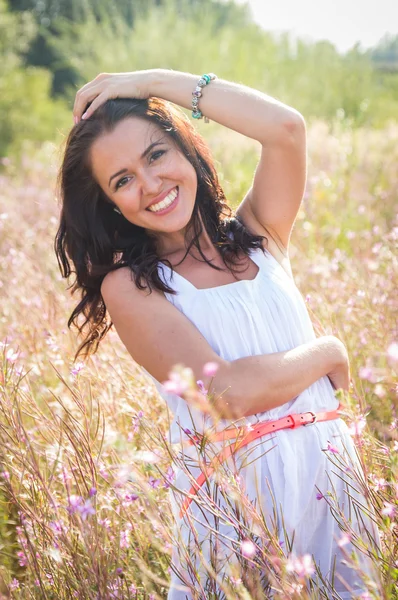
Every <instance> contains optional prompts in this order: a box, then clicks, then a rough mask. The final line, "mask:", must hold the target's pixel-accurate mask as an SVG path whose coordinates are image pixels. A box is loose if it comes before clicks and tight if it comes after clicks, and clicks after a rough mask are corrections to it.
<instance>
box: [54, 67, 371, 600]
mask: <svg viewBox="0 0 398 600" xmlns="http://www.w3.org/2000/svg"><path fill="white" fill-rule="evenodd" d="M209 84H210V85H209ZM195 85H196V87H194V86H195ZM205 88H206V89H205ZM202 92H203V97H202ZM112 95H116V96H117V98H113V97H111V96H112ZM199 99H200V111H199V109H198V103H199ZM191 101H192V107H193V112H192V114H193V116H194V117H195V118H198V116H201V115H202V113H203V114H205V115H206V116H208V117H209V118H211V119H212V120H214V121H216V122H218V123H220V124H222V125H224V126H226V127H230V128H231V129H235V130H236V131H238V132H240V133H241V134H243V135H246V136H248V137H252V138H253V139H255V140H257V141H258V142H259V143H260V144H261V156H260V160H259V163H258V165H257V167H256V170H255V172H254V177H253V184H252V186H251V188H250V189H249V190H248V191H247V194H246V195H245V197H244V199H243V200H242V202H241V204H240V206H239V208H238V210H237V211H236V213H235V216H233V215H232V211H231V209H230V208H229V206H228V205H227V203H226V200H225V197H224V193H223V191H222V189H221V187H220V184H219V181H218V177H217V173H216V170H215V167H214V164H213V161H212V158H211V155H210V152H209V149H208V148H207V146H206V144H205V142H204V141H203V139H202V137H201V136H200V135H199V134H198V133H197V131H196V130H195V128H194V127H193V126H192V124H191V123H190V121H189V119H188V118H187V117H185V116H184V115H183V113H182V112H181V111H179V110H178V109H177V108H176V107H175V106H174V105H173V104H171V103H176V104H179V105H180V106H185V107H186V108H189V107H190V105H191ZM169 102H170V103H169ZM88 104H89V106H88V108H87V105H88ZM83 111H85V113H84V115H85V118H84V119H83V118H82V120H79V118H80V115H82V113H83ZM74 113H75V119H76V124H75V126H74V127H73V129H72V131H71V133H70V135H69V137H68V140H67V143H66V149H65V156H64V160H63V164H62V168H61V171H60V178H59V185H60V195H61V199H62V211H61V219H60V226H59V230H58V233H57V237H56V252H57V256H58V260H59V263H60V266H61V270H62V273H63V275H64V276H65V277H69V276H70V275H71V274H72V273H75V274H76V279H75V281H74V285H73V291H80V292H81V300H80V302H79V304H78V305H77V307H76V308H75V310H74V311H73V313H72V315H71V317H70V319H69V325H71V324H72V323H74V324H75V325H76V326H77V327H78V328H79V330H80V331H81V332H82V333H84V334H85V335H86V337H85V340H84V342H83V344H82V345H81V347H80V348H79V350H78V353H79V352H83V351H84V352H86V353H88V352H90V351H95V350H96V348H97V346H98V344H99V342H100V341H101V339H102V338H103V337H104V335H105V334H106V332H107V331H108V330H109V328H110V327H111V326H112V324H113V323H114V325H115V328H116V330H117V332H118V334H119V336H120V338H121V340H122V342H123V343H124V344H125V346H126V348H127V350H128V351H129V352H130V354H131V356H132V357H133V359H134V360H135V361H136V362H137V363H138V364H139V365H141V366H142V367H143V369H145V370H146V372H147V373H148V375H149V376H151V377H152V378H153V379H154V381H155V384H156V385H157V386H158V389H159V391H160V392H161V394H162V395H163V397H164V399H165V400H166V402H167V403H168V405H169V406H170V408H171V410H172V412H173V413H174V420H173V423H172V426H171V428H170V431H169V434H170V438H171V441H172V442H180V441H183V443H185V442H187V441H188V442H189V441H190V440H187V436H188V435H189V434H190V433H191V429H193V430H194V432H193V433H194V438H193V441H198V440H201V436H202V435H203V434H205V433H208V429H209V428H210V429H213V428H217V426H218V425H221V429H220V431H218V432H217V433H219V434H220V435H221V437H217V436H216V437H215V442H217V443H218V442H222V441H223V436H224V434H226V431H225V429H228V433H229V436H228V435H227V439H234V438H235V437H237V436H238V435H239V434H240V433H241V431H240V428H237V422H238V421H239V420H241V419H242V420H243V423H241V424H242V429H243V430H244V431H246V430H245V428H244V427H243V425H247V424H249V425H250V426H251V430H250V434H249V438H248V437H245V440H244V441H245V443H243V441H242V444H241V447H239V444H236V445H235V443H234V442H233V443H231V445H228V447H227V449H226V452H224V451H223V447H220V448H219V451H220V452H219V453H217V459H218V458H220V457H226V458H227V461H226V462H227V463H228V461H229V464H228V468H229V469H230V470H229V471H227V477H228V478H229V479H228V480H230V478H231V477H234V478H235V477H237V476H239V478H240V479H239V481H240V482H241V483H242V485H241V488H240V491H241V494H242V498H241V500H242V501H243V503H242V502H241V504H239V505H238V508H237V509H236V506H237V505H236V504H235V511H234V510H232V511H231V507H232V503H231V498H229V497H227V496H228V495H227V494H225V493H224V494H221V496H222V498H221V500H220V495H219V489H218V482H217V480H215V478H213V477H212V470H211V469H209V471H207V469H206V471H207V472H208V473H209V481H208V482H207V483H208V490H209V494H208V495H207V496H206V495H205V496H203V490H204V487H205V486H203V483H204V481H205V473H204V472H202V470H201V469H202V466H203V465H205V464H207V463H206V461H205V460H202V457H201V456H199V458H198V456H197V455H198V450H197V448H196V446H195V444H193V445H192V447H191V448H188V449H187V451H185V449H184V451H183V452H181V454H182V455H186V459H187V461H186V462H185V463H184V464H186V465H187V464H190V467H192V468H189V469H188V472H186V471H185V469H184V470H182V469H179V471H178V472H177V475H176V486H175V487H174V488H173V489H171V490H170V492H171V493H170V500H171V504H172V508H173V514H174V516H175V519H176V527H175V530H174V533H175V535H176V537H175V544H174V547H173V556H172V559H173V561H172V566H173V573H172V581H171V586H170V591H169V595H168V598H169V600H186V599H187V598H188V600H192V599H193V598H194V597H195V598H196V597H197V590H198V589H201V590H204V592H203V596H201V597H203V598H204V597H208V596H209V594H210V590H211V592H213V591H214V592H217V597H218V596H219V594H220V590H219V589H218V588H217V585H216V583H218V582H219V581H220V580H221V579H222V578H223V577H224V576H225V575H226V574H227V571H228V567H229V566H230V564H231V560H230V558H231V555H233V553H234V552H235V553H236V557H237V558H239V560H241V559H242V557H241V554H240V550H239V549H240V548H241V546H240V542H241V541H242V535H244V534H243V533H242V532H246V533H245V535H250V536H252V535H254V531H255V530H256V531H257V529H255V527H254V525H255V523H257V524H259V523H261V524H263V525H264V524H266V526H264V529H263V530H262V536H261V539H257V540H256V544H258V551H259V553H260V552H267V551H268V549H269V546H270V539H269V537H270V531H272V529H273V528H274V532H273V533H274V535H275V537H274V539H276V540H281V539H283V537H284V536H285V540H286V547H287V548H289V549H291V548H293V552H294V553H297V554H300V555H306V554H309V555H311V556H312V559H313V561H314V563H315V565H316V566H317V567H318V571H319V573H320V575H321V577H322V578H323V579H322V581H323V582H326V583H325V586H326V588H325V589H324V590H323V591H325V590H326V591H330V588H331V586H334V590H335V591H336V594H337V596H338V597H339V598H342V599H343V600H348V598H352V593H357V594H358V593H360V592H363V593H365V584H364V581H363V580H362V579H361V577H360V576H359V574H358V570H354V569H353V570H351V569H350V568H349V566H348V564H347V561H346V560H345V557H346V556H350V555H351V553H352V552H354V551H355V547H354V545H353V544H350V545H349V544H347V546H346V547H345V549H344V551H342V550H341V547H340V545H339V537H340V530H341V529H343V530H344V531H346V530H347V528H348V531H349V532H350V533H351V532H352V534H353V538H354V539H358V537H359V536H362V537H363V536H365V535H366V534H367V533H369V532H371V537H370V538H369V539H373V540H374V541H375V546H376V550H377V545H378V544H379V541H380V540H379V539H378V532H377V530H376V528H375V527H374V526H373V522H372V519H370V518H369V517H368V513H367V509H366V510H365V511H364V512H365V514H361V515H358V511H359V508H358V507H360V506H361V507H365V506H366V504H367V502H366V497H365V496H364V495H363V493H362V492H361V490H360V489H359V486H358V487H355V486H353V485H350V481H349V480H348V478H347V477H346V475H347V471H349V472H350V473H351V472H353V471H354V470H356V471H357V472H359V479H361V477H362V478H363V473H361V466H360V464H359V462H358V460H357V458H356V454H355V448H354V445H353V441H352V438H351V437H350V434H349V431H348V427H347V425H346V424H345V422H344V421H343V420H342V419H341V418H340V414H341V413H340V409H339V402H338V399H337V398H336V397H335V394H334V392H335V390H336V389H344V390H348V385H349V379H350V370H349V360H348V354H347V351H346V349H345V347H344V345H343V344H342V343H341V342H340V340H338V339H337V338H335V337H334V336H324V337H321V338H318V339H317V338H316V336H315V332H314V329H313V327H312V323H311V320H310V317H309V314H308V311H307V307H306V305H305V302H304V300H303V298H302V296H301V294H300V292H299V290H298V289H297V287H296V286H295V283H294V279H293V274H292V271H291V266H290V262H289V256H288V247H289V239H290V234H291V231H292V228H293V225H294V222H295V218H296V215H297V212H298V210H299V207H300V203H301V199H302V196H303V192H304V187H305V179H306V136H305V125H304V119H303V118H302V117H301V116H300V115H298V113H297V112H296V111H295V110H294V109H292V108H290V107H287V106H285V105H283V104H282V103H280V102H278V101H277V100H275V99H273V98H270V97H268V96H266V95H265V94H261V93H260V92H257V91H256V90H252V89H250V88H246V87H244V86H240V85H236V84H233V83H231V82H226V81H222V80H219V79H216V80H214V77H212V74H210V75H209V74H205V75H203V76H202V77H201V78H200V79H199V80H198V79H197V77H196V76H195V75H192V74H189V73H178V72H165V71H162V70H154V71H153V72H152V71H151V72H136V73H126V74H123V73H122V74H120V73H118V74H102V75H100V76H99V77H98V78H96V79H95V80H94V81H93V82H90V83H88V84H86V86H84V87H83V88H82V89H81V90H80V91H79V92H78V94H77V96H76V102H75V108H74ZM271 231H272V232H273V233H274V235H275V237H276V238H277V239H278V241H279V245H278V244H277V242H276V241H275V239H274V238H273V236H272V235H271ZM237 266H240V267H243V269H242V271H243V272H244V273H245V277H239V276H237V275H236V273H235V267H237ZM176 267H178V269H179V270H177V269H176ZM181 270H182V272H181ZM242 271H238V275H239V274H240V273H241V272H242ZM175 275H177V276H176V277H174V276H175ZM147 288H149V292H150V293H148V294H147V293H144V292H146V291H147ZM108 314H109V315H110V317H111V319H112V320H110V319H109V317H108ZM81 315H83V317H84V319H85V320H84V322H83V323H82V324H81V323H80V319H79V317H80V316H81ZM87 330H88V331H87ZM78 353H77V354H78ZM181 363H182V364H184V365H185V366H186V367H188V368H189V369H190V373H192V375H193V377H194V381H196V382H197V384H198V385H199V383H201V386H202V389H204V390H205V392H206V394H207V391H208V389H209V388H210V385H213V389H212V390H211V391H210V394H211V397H210V400H211V403H203V404H202V406H203V405H205V406H206V407H207V408H208V407H209V405H210V406H211V407H212V408H213V409H214V415H210V418H208V417H209V415H208V414H204V413H202V412H201V411H200V410H198V408H197V406H193V405H192V403H191V402H189V398H187V400H185V398H183V397H182V396H179V395H178V394H179V393H181V391H179V392H178V393H167V392H166V390H165V387H164V386H163V385H162V383H161V382H164V381H165V380H166V379H167V378H168V376H169V374H170V371H171V369H172V367H173V366H175V365H176V364H181ZM208 363H210V366H211V367H212V368H211V373H210V371H209V369H208V368H207V369H204V370H203V367H204V365H205V364H207V366H208ZM214 367H215V369H214ZM215 373H216V376H214V375H215ZM199 380H202V381H201V382H199ZM231 419H233V420H234V424H233V427H231ZM262 421H267V423H266V426H265V424H264V423H262ZM304 425H311V427H309V428H308V427H304ZM231 429H232V431H231ZM238 429H239V431H237V430H238ZM244 431H243V433H244ZM270 433H271V434H272V437H271V436H269V437H268V434H270ZM266 434H267V435H266ZM331 440H333V448H334V451H336V452H338V453H339V454H340V455H341V457H344V460H343V469H344V467H345V466H346V465H348V469H346V470H345V471H343V469H340V472H339V469H338V468H337V467H336V468H335V465H334V464H333V463H331V462H330V461H329V460H328V457H327V455H326V452H325V450H328V449H329V448H330V447H331ZM191 441H192V440H191ZM224 441H225V440H224ZM188 445H189V444H188ZM199 446H201V444H199ZM243 446H245V448H244V451H243V453H242V448H243ZM224 449H225V448H224ZM270 450H272V452H270ZM249 453H250V461H249V463H247V460H246V458H247V455H248V454H249ZM199 454H200V452H199ZM195 455H196V456H195ZM245 455H246V456H245ZM195 458H196V459H197V460H196V461H195ZM205 458H207V457H205ZM229 459H233V460H229ZM344 461H345V462H344ZM212 466H213V463H212ZM194 483H195V485H193V484H194ZM177 484H178V487H177ZM328 489H333V490H334V491H335V495H336V505H335V506H333V507H332V508H333V510H330V509H329V505H328V504H327V503H326V501H325V502H320V501H319V500H320V498H319V494H320V493H321V495H322V494H325V495H326V494H327V493H328ZM179 492H180V493H181V495H180V496H179V495H178V494H179ZM195 494H197V496H195ZM322 497H325V496H323V495H322ZM188 499H189V500H188ZM219 501H220V502H221V504H219ZM206 502H207V507H208V508H209V510H207V509H206ZM244 503H246V504H244ZM248 505H250V506H251V507H254V506H257V507H258V510H259V511H260V512H257V518H256V520H255V521H253V522H250V523H247V522H246V517H248V518H252V515H253V512H250V514H248V513H247V512H246V513H245V512H244V513H243V519H242V521H240V520H239V515H240V516H242V515H241V513H240V510H241V508H242V507H243V506H246V507H247V506H248ZM353 505H354V506H353ZM217 508H218V509H220V511H221V513H220V512H218V513H217V511H216V509H217ZM354 509H355V510H354ZM359 512H360V511H359ZM217 514H218V515H220V514H221V515H222V519H221V520H222V526H220V518H219V516H218V517H217ZM226 515H227V516H226ZM260 515H261V516H260ZM336 515H337V517H336ZM243 521H244V522H243ZM347 523H348V525H347ZM196 525H197V527H196ZM193 527H195V529H196V531H195V532H193V531H192V528H193ZM192 533H194V535H192ZM218 534H219V535H218ZM366 539H367V540H368V538H366ZM192 540H195V541H196V542H197V544H198V545H197V546H196V547H195V544H194V545H193V546H190V544H191V541H192ZM293 542H294V545H293ZM277 543H278V542H277ZM216 546H217V547H218V549H219V552H217V553H215V554H216V555H215V554H214V552H213V550H214V548H215V547H216ZM198 550H199V551H198ZM278 552H279V553H280V552H281V548H280V545H279V546H278ZM366 552H367V551H365V552H363V553H360V554H359V556H358V557H357V559H358V565H359V569H361V571H360V574H361V575H362V574H365V575H367V574H371V576H373V573H371V571H372V565H371V561H370V559H369V555H368V554H367V553H366ZM369 554H370V553H369ZM259 556H260V554H259ZM262 556H263V555H262ZM278 556H279V554H278ZM273 558H275V556H274V557H273ZM202 559H203V560H202ZM213 559H214V560H213ZM256 559H257V557H256ZM253 560H254V559H253ZM259 560H260V559H259ZM267 561H268V559H265V562H263V563H261V561H260V564H259V565H257V566H260V567H261V566H262V567H264V564H266V565H268V564H269V563H268V562H267ZM278 561H279V558H278ZM271 562H272V561H271ZM274 562H275V561H274ZM274 562H273V563H272V564H273V565H274ZM245 564H246V563H245ZM245 564H244V565H243V567H242V572H241V573H239V576H240V577H242V580H245V583H247V581H248V580H246V579H245V578H246V576H247V569H246V568H245ZM278 564H279V563H278ZM209 565H211V567H210V568H209ZM253 565H254V563H253ZM254 566H255V565H254ZM258 570H259V574H258V576H259V579H258V580H257V582H258V583H257V584H256V585H257V588H255V590H254V591H255V592H256V597H257V593H258V589H260V588H262V592H265V591H266V592H268V591H270V589H269V584H270V581H269V578H270V576H271V574H272V569H270V568H268V566H267V569H265V571H266V573H265V574H264V573H261V571H264V569H262V568H259V569H258ZM314 570H315V569H314ZM214 572H215V573H216V578H218V579H217V581H215V578H214ZM311 572H313V571H311ZM260 576H261V579H260ZM209 578H210V583H209V584H208V579H209ZM248 579H250V577H249V578H248ZM279 580H280V577H279V574H278V576H277V577H276V578H275V580H274V583H275V585H276V586H277V587H278V589H281V588H280V585H281V582H280V581H279ZM333 581H334V582H335V583H334V584H333V583H331V582H333ZM181 583H183V584H184V586H185V589H181ZM271 583H272V582H271ZM318 583H319V580H318ZM345 583H347V585H348V588H349V589H348V588H347V587H346V586H345ZM274 589H275V588H274ZM287 590H290V588H286V590H285V589H284V590H283V591H287ZM252 591H253V590H252ZM191 592H192V593H191ZM262 592H261V594H260V595H261V596H262ZM195 594H196V595H195ZM337 596H336V597H337Z"/></svg>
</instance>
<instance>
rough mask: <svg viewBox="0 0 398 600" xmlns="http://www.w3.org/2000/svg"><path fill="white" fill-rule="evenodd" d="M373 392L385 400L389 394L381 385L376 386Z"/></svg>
mask: <svg viewBox="0 0 398 600" xmlns="http://www.w3.org/2000/svg"><path fill="white" fill-rule="evenodd" d="M373 391H374V393H375V394H376V396H378V397H379V398H384V396H385V395H386V394H387V392H386V390H385V388H384V387H383V386H382V385H381V383H378V384H376V385H375V388H374V390H373Z"/></svg>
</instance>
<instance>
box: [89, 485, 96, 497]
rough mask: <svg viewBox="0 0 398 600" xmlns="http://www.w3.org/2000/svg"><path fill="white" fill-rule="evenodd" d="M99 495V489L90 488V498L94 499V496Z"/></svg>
mask: <svg viewBox="0 0 398 600" xmlns="http://www.w3.org/2000/svg"><path fill="white" fill-rule="evenodd" d="M96 494H97V489H96V488H95V487H92V488H90V490H89V492H88V495H89V496H90V498H92V497H93V496H96Z"/></svg>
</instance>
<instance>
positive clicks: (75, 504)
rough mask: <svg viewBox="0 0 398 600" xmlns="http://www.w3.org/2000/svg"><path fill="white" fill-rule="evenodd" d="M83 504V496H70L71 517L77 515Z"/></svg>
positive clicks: (69, 509)
mask: <svg viewBox="0 0 398 600" xmlns="http://www.w3.org/2000/svg"><path fill="white" fill-rule="evenodd" d="M82 503H83V498H82V497H81V496H75V495H72V496H69V504H68V507H67V511H68V513H69V514H70V515H72V514H73V513H75V512H76V511H77V510H78V509H79V507H80V506H81V505H82Z"/></svg>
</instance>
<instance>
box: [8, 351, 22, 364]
mask: <svg viewBox="0 0 398 600" xmlns="http://www.w3.org/2000/svg"><path fill="white" fill-rule="evenodd" d="M18 356H19V350H17V351H16V352H14V350H13V349H12V348H9V349H8V350H7V352H6V360H8V362H10V363H15V361H16V360H17V359H18Z"/></svg>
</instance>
